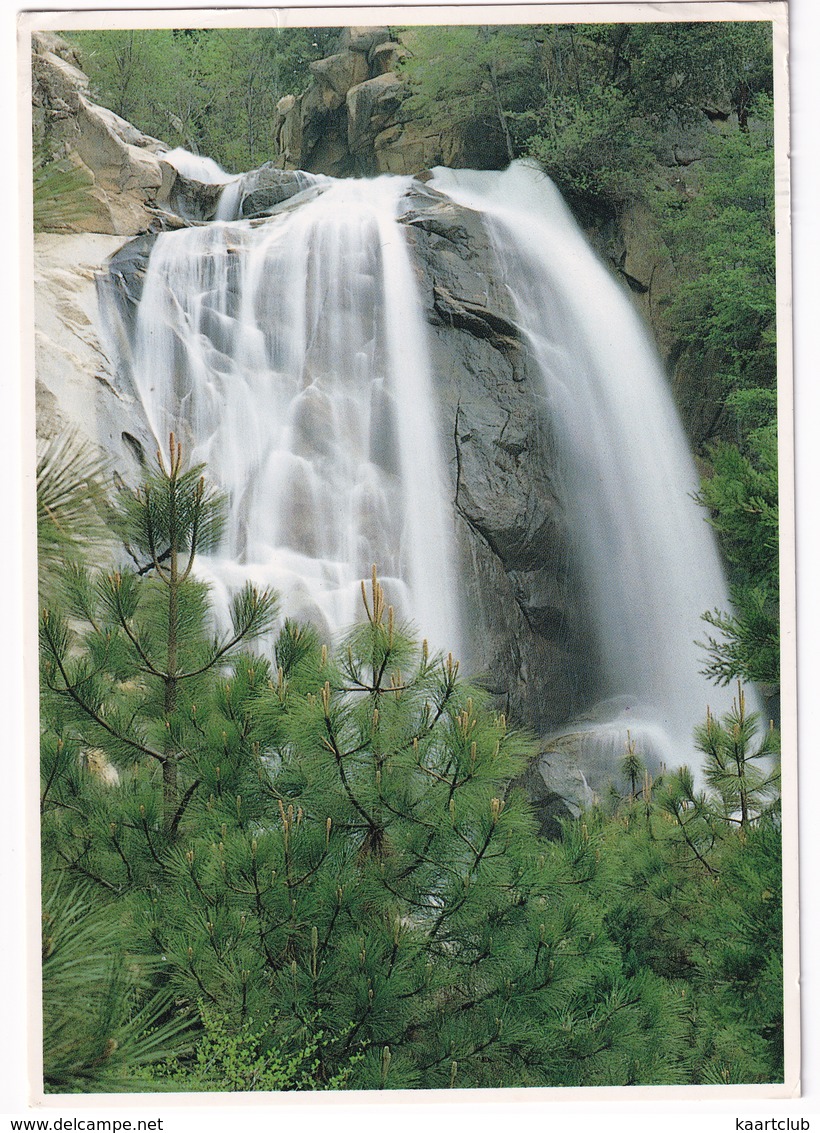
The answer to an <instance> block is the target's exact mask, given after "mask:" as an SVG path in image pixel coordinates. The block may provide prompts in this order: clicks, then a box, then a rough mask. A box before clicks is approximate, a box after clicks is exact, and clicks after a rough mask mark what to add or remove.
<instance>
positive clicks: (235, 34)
mask: <svg viewBox="0 0 820 1133" xmlns="http://www.w3.org/2000/svg"><path fill="white" fill-rule="evenodd" d="M338 32H339V29H338V28H282V29H279V28H213V29H173V30H172V29H141V30H140V29H137V30H134V29H129V30H122V31H118V30H100V31H85V32H68V33H66V38H67V39H69V40H70V41H71V42H72V43H75V44H76V45H77V46H78V47H79V48H80V51H81V56H82V63H83V67H84V68H85V70H86V72H87V73H88V76H89V79H90V81H91V88H92V91H93V93H94V97H95V98H97V99H98V100H99V101H100V102H101V103H102V104H103V105H105V106H108V107H110V108H111V109H112V110H114V111H115V113H117V114H119V115H121V116H122V117H123V118H126V119H128V121H130V122H133V123H134V124H135V125H136V126H138V127H139V128H140V129H141V130H144V131H145V132H146V133H148V134H151V135H153V136H155V137H158V138H161V139H162V140H163V141H166V142H168V143H169V144H171V145H181V146H184V147H186V148H187V149H189V150H192V151H193V152H194V153H205V154H207V155H208V156H209V157H212V158H213V159H214V160H215V161H217V162H218V163H219V164H221V165H222V166H223V167H224V168H225V169H227V170H228V171H230V172H237V173H238V172H242V171H243V170H246V169H253V168H255V167H256V166H258V165H261V164H262V163H263V162H264V161H269V160H271V159H273V158H274V157H275V156H276V155H275V153H274V145H273V134H272V123H273V120H274V116H275V111H276V104H277V102H278V101H279V99H280V98H281V97H282V95H284V94H286V93H288V92H292V91H296V92H299V91H301V90H302V89H303V88H304V86H305V85H306V84H307V82H308V81H309V77H310V73H309V71H308V64H309V63H310V62H311V61H312V60H314V59H318V58H321V57H322V56H323V55H325V54H328V53H329V52H330V51H331V50H332V43H333V41H334V39H335V38H336V36H337V35H338Z"/></svg>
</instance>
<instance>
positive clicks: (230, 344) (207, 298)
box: [131, 175, 460, 651]
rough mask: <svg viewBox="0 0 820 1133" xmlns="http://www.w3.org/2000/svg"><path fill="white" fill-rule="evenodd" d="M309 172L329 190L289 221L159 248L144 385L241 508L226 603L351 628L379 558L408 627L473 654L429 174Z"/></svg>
mask: <svg viewBox="0 0 820 1133" xmlns="http://www.w3.org/2000/svg"><path fill="white" fill-rule="evenodd" d="M300 176H301V177H302V178H303V181H304V184H305V185H306V186H307V188H308V190H309V191H308V192H307V193H303V194H302V195H301V200H300V197H299V196H298V195H297V197H295V198H294V199H293V201H291V202H289V206H288V208H287V209H285V210H284V211H282V212H281V213H279V214H278V215H274V216H270V217H267V218H265V219H264V220H262V221H238V220H225V221H216V222H213V223H211V224H208V225H200V226H197V227H193V228H188V229H184V230H181V231H177V232H171V233H165V234H163V235H161V236H160V237H159V238H158V239H157V240H156V242H155V244H154V246H153V249H152V251H151V255H150V259H149V263H148V269H147V272H146V276H145V281H144V286H143V290H142V296H141V300H140V304H139V310H138V317H137V323H136V329H135V334H134V339H133V347H132V361H131V371H132V381H133V384H134V386H135V388H136V391H137V393H138V395H139V398H140V400H141V402H142V405H143V407H144V410H145V414H146V417H147V420H148V423H149V426H150V429H151V431H152V433H153V434H154V437H155V439H156V440H157V442H158V443H161V442H162V438H167V436H168V433H169V432H170V431H174V432H175V433H176V434H177V435H178V436H181V437H183V438H186V439H187V440H188V444H189V447H190V448H191V458H192V459H193V460H194V461H196V462H199V461H204V462H205V463H206V464H207V466H208V472H209V475H210V476H211V477H212V478H213V479H214V480H215V481H216V482H217V483H218V484H219V485H220V486H221V487H222V488H223V489H225V490H226V491H227V492H228V494H229V498H230V522H229V529H228V533H227V536H226V540H225V543H224V545H223V547H222V548H221V549H220V552H219V554H218V555H213V556H210V557H209V558H208V559H201V560H200V568H201V570H202V571H203V572H204V573H205V574H206V575H207V576H209V578H210V581H211V582H212V585H213V587H214V589H215V591H216V592H217V597H218V596H219V593H220V592H224V590H225V589H226V588H233V587H235V586H238V585H240V584H241V582H242V581H244V580H245V579H247V578H251V579H253V580H254V581H255V582H257V583H258V584H260V585H270V586H273V587H275V589H276V590H277V591H278V592H279V593H280V595H281V597H282V605H283V608H284V610H285V612H286V613H287V614H288V615H289V616H291V617H296V618H308V619H310V620H312V621H314V622H315V623H318V624H319V625H320V626H322V628H323V629H324V630H325V631H326V632H329V633H334V632H337V631H339V630H340V629H341V628H342V627H344V626H346V625H348V624H349V623H352V622H353V621H354V620H355V619H356V618H357V617H358V616H359V613H360V598H359V580H360V579H362V578H366V577H368V576H369V574H370V568H371V564H373V563H376V564H378V568H379V572H380V576H381V580H382V582H383V584H384V585H385V588H386V591H387V594H388V597H389V598H390V599H391V600H392V601H393V602H394V603H395V605H396V606H397V608H398V611H399V613H400V614H402V615H403V616H405V617H408V618H410V619H412V621H413V622H414V623H415V624H416V626H417V627H418V629H419V631H420V632H421V633H423V634H424V635H426V636H427V637H428V638H429V639H430V642H431V644H433V645H434V646H440V647H442V648H445V647H446V648H448V649H453V650H454V651H455V650H458V648H459V635H460V634H459V613H458V610H459V603H458V591H457V586H456V577H455V570H454V567H453V556H452V551H451V547H452V543H453V537H452V519H451V516H450V514H449V499H448V491H447V489H446V487H445V478H444V472H443V469H442V458H441V454H440V452H439V444H438V439H437V436H436V431H435V424H434V423H435V421H436V414H435V411H434V408H433V404H432V390H431V376H430V373H429V363H428V360H427V349H426V341H425V328H424V324H423V320H422V315H421V310H420V305H419V301H418V296H417V285H416V281H415V277H414V274H413V269H412V265H411V262H410V258H409V252H408V248H407V245H406V241H405V239H404V234H403V229H402V228H401V226H400V225H399V223H398V221H397V219H396V214H397V209H398V207H399V202H400V200H401V198H402V196H403V195H404V193H405V191H406V189H407V186H408V184H409V180H410V179H409V178H406V179H401V178H391V177H386V178H379V179H377V180H375V181H371V182H358V181H335V182H334V181H331V180H330V179H329V178H311V177H310V176H309V175H300ZM300 183H301V182H300ZM230 188H232V186H229V189H230ZM311 188H312V189H313V192H310V189H311ZM317 189H319V190H321V191H320V192H318V193H317V192H316V190H317ZM239 199H240V193H238V192H237V193H232V194H231V196H230V200H231V202H232V204H231V206H230V207H231V208H233V209H236V208H237V207H238V203H239ZM225 211H229V208H226V209H225Z"/></svg>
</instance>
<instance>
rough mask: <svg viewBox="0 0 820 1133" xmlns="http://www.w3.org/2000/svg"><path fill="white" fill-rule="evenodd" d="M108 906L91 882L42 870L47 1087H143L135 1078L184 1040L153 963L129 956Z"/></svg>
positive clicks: (183, 1023) (75, 1089)
mask: <svg viewBox="0 0 820 1133" xmlns="http://www.w3.org/2000/svg"><path fill="white" fill-rule="evenodd" d="M112 911H113V910H112V908H111V907H110V906H106V904H105V903H104V902H103V901H101V900H100V897H99V894H95V893H94V891H93V888H92V886H90V885H88V884H84V885H75V886H73V887H70V886H69V884H68V883H67V882H66V879H65V877H64V876H62V877H61V876H60V874H59V873H47V874H46V877H45V880H44V892H43V942H42V948H43V951H42V957H43V1060H44V1082H45V1089H46V1091H47V1092H52V1093H87V1092H90V1091H95V1090H102V1091H109V1092H117V1091H128V1090H135V1089H142V1088H143V1087H142V1085H141V1084H140V1083H139V1082H138V1081H137V1080H136V1076H138V1075H139V1073H140V1072H142V1073H145V1072H146V1069H147V1068H148V1067H156V1066H158V1065H161V1064H162V1063H164V1061H165V1060H166V1059H167V1058H168V1057H169V1056H170V1054H171V1052H172V1051H174V1050H177V1049H179V1046H180V1042H181V1041H184V1032H185V1029H186V1026H187V1021H186V1020H185V1019H178V1018H176V1017H175V1016H174V1015H173V1014H172V1013H171V1012H170V1010H169V1008H170V1001H169V997H168V994H167V992H159V993H157V992H152V991H151V990H150V981H149V978H148V977H149V973H150V968H151V967H152V966H153V965H152V963H151V962H150V961H149V960H148V959H146V958H145V957H143V958H141V959H140V960H139V961H138V962H135V960H134V958H132V957H126V955H125V950H124V948H123V932H122V927H121V925H119V924H118V923H117V921H116V919H115V917H114V916H112Z"/></svg>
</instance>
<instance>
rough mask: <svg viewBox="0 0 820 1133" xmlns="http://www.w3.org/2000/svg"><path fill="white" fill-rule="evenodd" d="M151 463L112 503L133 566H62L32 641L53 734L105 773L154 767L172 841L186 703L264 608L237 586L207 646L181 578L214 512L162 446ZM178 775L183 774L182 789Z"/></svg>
mask: <svg viewBox="0 0 820 1133" xmlns="http://www.w3.org/2000/svg"><path fill="white" fill-rule="evenodd" d="M157 461H158V465H157V469H156V471H155V472H154V474H153V475H151V476H150V477H149V478H148V479H147V480H146V482H145V483H144V484H143V486H142V487H141V488H140V489H139V490H138V491H136V492H133V493H125V494H124V496H123V498H122V501H121V504H120V511H119V515H118V517H117V523H118V526H119V528H120V531H121V534H122V536H123V538H124V540H125V543H126V547H127V548H128V550H129V553H130V554H131V555H132V557H133V558H134V559H135V560H136V562H137V564H138V565H137V566H136V567H130V568H129V567H125V566H123V567H121V568H120V569H117V570H112V571H110V572H108V573H103V574H97V575H94V574H92V573H91V572H89V571H88V570H87V569H86V568H84V567H83V566H81V565H78V564H72V565H69V566H68V567H67V569H66V573H65V577H64V580H63V586H64V590H65V595H66V614H67V615H68V616H66V614H63V613H61V612H59V611H55V610H53V609H50V608H46V609H45V610H44V611H43V615H42V619H41V639H42V647H43V683H44V689H45V691H46V694H47V696H46V700H47V702H49V701H50V702H51V703H52V704H53V703H54V701H55V699H56V700H57V701H59V702H60V708H59V710H58V712H57V715H58V716H59V718H60V720H61V722H62V727H61V731H66V730H68V731H69V732H70V733H72V734H73V735H76V736H79V737H80V738H81V739H82V740H83V741H84V742H85V744H86V746H87V749H89V750H91V751H102V752H103V753H104V755H105V757H106V758H107V760H108V761H110V762H111V763H112V764H113V765H114V766H115V767H117V766H118V765H119V766H128V765H129V764H133V763H134V762H135V761H136V762H138V763H143V764H144V763H145V761H146V760H147V761H149V762H150V761H153V762H154V763H155V764H156V765H158V766H159V767H160V768H161V771H162V781H163V797H162V828H163V833H164V835H165V836H166V837H169V838H171V839H173V838H174V837H175V835H176V833H177V830H178V827H179V823H180V821H181V819H182V816H183V814H184V811H185V808H186V807H187V805H188V803H189V802H190V798H191V795H192V794H193V792H194V791H195V790H196V787H197V786H198V784H199V780H198V779H197V778H196V763H197V752H198V750H199V748H200V746H201V738H202V733H203V722H202V718H201V715H198V709H197V701H199V702H200V704H202V703H203V702H204V703H205V704H207V700H208V689H209V687H210V686H211V685H212V683H213V678H214V677H215V675H216V674H217V672H218V670H219V669H220V667H222V666H224V665H225V664H227V663H228V661H229V660H230V659H231V658H232V657H233V655H234V654H235V653H236V652H237V650H238V648H239V646H240V645H242V644H243V643H244V642H247V641H249V640H251V639H253V638H254V637H257V636H259V635H260V634H262V633H264V632H265V631H266V630H267V629H268V628H269V627H270V624H271V621H272V618H273V615H274V611H275V603H274V599H273V596H272V595H271V594H270V593H267V592H264V593H260V592H258V591H257V590H256V589H255V588H254V587H253V586H251V585H250V584H249V585H247V586H246V587H245V588H244V589H243V590H242V591H241V592H240V593H239V594H238V595H236V596H235V597H234V599H233V602H232V605H231V611H230V612H231V622H232V629H231V631H230V632H229V633H227V634H226V635H223V636H222V637H218V636H217V637H211V636H210V629H211V626H210V619H209V610H208V600H207V588H206V587H205V586H204V585H203V583H202V582H201V581H199V580H198V579H197V578H196V577H195V576H194V575H193V573H192V571H193V565H194V560H195V557H196V555H197V553H198V552H200V551H203V550H206V549H207V548H208V547H210V546H213V545H214V544H215V543H216V542H217V541H218V538H219V533H220V529H221V522H222V506H223V505H222V501H221V499H220V498H219V496H218V495H217V494H216V493H215V492H214V491H213V490H212V489H209V488H208V487H206V484H205V479H204V476H203V475H202V474H201V469H199V468H192V469H189V470H187V471H185V470H183V467H182V449H181V445H180V444H179V443H178V442H177V441H176V440H175V438H174V436H173V434H172V435H171V438H170V444H169V463H168V465H167V467H166V465H165V463H164V461H163V458H162V455H161V453H159V452H158V453H157ZM69 619H71V620H69ZM72 621H73V622H75V623H79V624H80V625H81V626H82V630H81V631H80V632H79V633H77V632H75V630H74V629H73V626H72ZM203 698H204V701H203ZM183 763H185V765H186V767H187V766H189V765H190V766H191V768H192V770H191V773H190V774H189V775H187V776H186V782H185V785H184V788H183V786H182V785H181V783H180V778H179V775H180V766H181V765H182V764H183ZM146 832H147V825H146Z"/></svg>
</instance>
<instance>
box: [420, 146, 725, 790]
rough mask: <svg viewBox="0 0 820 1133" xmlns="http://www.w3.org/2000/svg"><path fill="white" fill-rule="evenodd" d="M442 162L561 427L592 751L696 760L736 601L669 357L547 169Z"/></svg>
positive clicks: (719, 695) (602, 755)
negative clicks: (589, 677) (631, 745)
mask: <svg viewBox="0 0 820 1133" xmlns="http://www.w3.org/2000/svg"><path fill="white" fill-rule="evenodd" d="M434 174H435V176H434V178H433V180H432V181H431V182H430V184H431V186H432V187H434V188H437V189H439V190H440V191H441V192H443V193H445V194H447V195H448V196H449V197H450V198H451V199H452V200H454V201H456V202H458V203H460V204H462V205H464V206H466V207H469V208H472V209H477V210H480V211H481V213H482V215H483V216H484V219H485V223H486V225H487V227H488V229H489V231H490V234H491V237H492V239H493V244H494V247H495V253H496V257H497V261H498V270H499V272H500V273H501V277H502V278H503V280H504V282H505V283H506V286H507V287H508V288H509V290H510V292H511V295H512V298H513V300H514V303H515V307H516V310H517V312H518V317H519V320H520V329H521V331H522V333H523V334H524V336H525V338H526V340H527V342H528V344H529V347H530V350H531V352H532V355H533V358H534V359H535V361H536V364H537V367H538V369H539V370H540V373H541V376H542V380H543V383H544V392H545V396H546V398H547V400H548V404H549V413H550V417H551V419H552V421H553V422H554V425H555V427H556V436H557V441H558V444H559V447H560V453H561V460H562V462H563V470H562V477H563V481H564V484H565V492H566V498H567V504H568V507H569V510H570V515H571V517H572V524H573V527H574V534H575V538H576V541H577V553H578V558H579V562H580V564H581V570H582V575H583V578H584V582H585V585H586V590H587V596H588V601H589V602H590V604H591V606H592V609H593V612H594V624H595V625H596V627H597V638H598V651H599V655H600V662H601V671H602V687H601V690H600V695H601V703H600V704H599V705H598V706H597V707H596V709H595V710H593V712H591V713H590V717H589V719H588V720H586V721H579V722H577V723H576V728H577V735H578V737H579V745H580V752H581V754H580V760H581V764H582V766H584V767H585V768H586V767H590V768H595V767H600V768H601V769H604V768H610V769H611V768H612V767H613V766H614V765H615V764H616V763H617V760H618V759H619V758H620V757H621V756H623V754H624V750H625V743H626V742H627V739H628V736H631V738H632V739H634V740H635V741H636V744H637V746H638V749H639V751H641V752H642V754H643V755H644V756H645V757H648V758H649V761H650V763H654V764H656V765H657V764H660V763H666V764H668V765H671V766H677V765H680V764H681V763H687V764H690V765H691V764H692V763H693V745H692V732H693V729H694V727H695V726H696V725H698V724H700V723H702V722H703V720H704V718H705V715H706V707H707V705H709V706H710V707H711V709H712V711H713V712H716V713H717V714H722V713H723V712H725V711H727V710H728V709H729V708H730V706H731V699H732V697H731V693H730V692H729V691H727V690H725V689H720V688H716V687H715V686H714V685H712V684H710V683H709V682H708V681H707V680H706V679H705V678H704V677H703V676H702V675H701V673H700V670H701V668H702V667H703V664H704V654H703V651H702V649H700V648H699V647H698V646H697V644H696V642H697V641H698V640H703V638H704V636H705V633H704V628H703V623H702V620H701V615H702V614H703V613H704V612H705V611H706V610H712V609H714V608H715V607H719V608H721V609H724V610H726V609H728V608H729V599H728V594H727V590H726V584H725V581H724V576H723V570H722V566H721V563H720V559H719V555H718V551H717V547H716V543H715V539H714V536H713V533H712V531H711V528H710V527H709V525H708V523H707V522H706V518H705V514H704V511H703V509H702V508H701V507H700V506H699V505H698V504H697V503H695V501H694V499H693V495H694V493H695V492H696V491H697V488H698V477H697V473H696V469H695V466H694V461H693V459H692V457H691V455H690V452H689V448H688V445H687V441H686V438H685V436H684V432H683V428H682V426H681V424H680V421H679V419H678V416H677V412H676V409H675V406H674V404H673V401H672V397H671V393H670V392H669V389H668V386H667V383H666V379H665V375H664V373H663V370H662V367H661V363H660V359H659V358H658V357H657V354H656V351H655V348H654V346H653V344H652V343H651V341H650V338H649V335H648V333H647V331H646V330H645V328H644V326H643V324H642V323H641V320H640V318H639V317H638V315H637V313H636V312H635V311H634V309H633V307H632V304H631V302H630V300H629V298H628V296H627V294H626V293H625V291H624V289H623V288H622V287H621V286H620V285H619V284H618V283H617V282H616V281H615V280H614V279H613V278H612V276H611V274H610V273H609V272H608V271H607V269H606V268H605V267H604V265H603V264H602V263H601V262H600V261H599V260H598V259H597V257H596V256H595V254H594V252H593V251H592V249H591V248H590V246H589V245H588V243H587V241H586V239H585V238H584V236H583V234H582V233H581V231H580V229H579V228H578V225H577V224H576V223H575V221H574V219H573V218H572V216H571V214H570V212H569V210H568V208H567V207H566V205H565V204H564V202H563V200H562V199H561V197H560V195H559V193H558V191H557V190H556V188H555V186H554V185H553V184H552V182H551V181H550V180H549V179H548V178H547V177H546V176H545V175H544V174H543V173H541V172H540V171H539V170H537V169H536V168H534V167H532V166H528V165H527V164H525V163H523V162H516V163H514V164H513V165H511V166H510V168H509V169H508V170H507V171H506V172H504V173H496V172H487V173H484V172H474V171H453V170H449V169H443V168H440V169H436V170H434Z"/></svg>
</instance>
